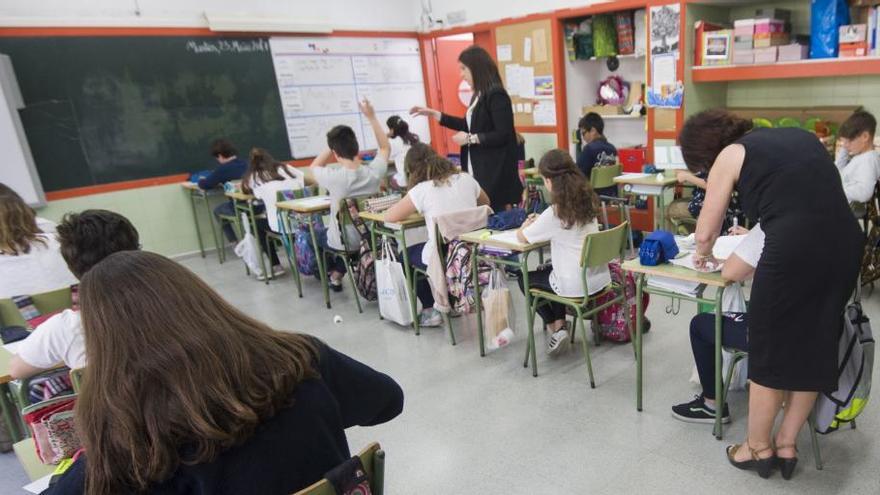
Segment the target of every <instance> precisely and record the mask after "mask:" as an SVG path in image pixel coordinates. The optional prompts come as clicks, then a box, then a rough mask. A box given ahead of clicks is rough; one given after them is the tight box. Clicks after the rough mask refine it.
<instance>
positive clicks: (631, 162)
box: [617, 148, 647, 173]
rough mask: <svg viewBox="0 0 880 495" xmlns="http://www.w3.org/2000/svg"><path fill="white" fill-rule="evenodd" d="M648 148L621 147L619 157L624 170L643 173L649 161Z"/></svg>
mask: <svg viewBox="0 0 880 495" xmlns="http://www.w3.org/2000/svg"><path fill="white" fill-rule="evenodd" d="M645 153H646V148H620V149H619V150H617V159H618V160H620V165H621V169H622V170H623V171H624V172H632V173H641V172H642V167H644V166H645V162H646V161H647V155H646V154H645Z"/></svg>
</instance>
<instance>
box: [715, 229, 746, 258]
mask: <svg viewBox="0 0 880 495" xmlns="http://www.w3.org/2000/svg"><path fill="white" fill-rule="evenodd" d="M745 238H746V236H744V235H723V236H721V237H719V238H718V239H716V240H715V246H714V247H713V248H712V254H713V255H714V256H715V257H716V258H718V259H719V260H726V259H727V258H730V255H732V254H733V252H734V251H735V250H736V248H737V247H738V246H739V244H740V243H741V242H742V241H743V239H745Z"/></svg>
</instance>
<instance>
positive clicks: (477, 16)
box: [413, 0, 601, 25]
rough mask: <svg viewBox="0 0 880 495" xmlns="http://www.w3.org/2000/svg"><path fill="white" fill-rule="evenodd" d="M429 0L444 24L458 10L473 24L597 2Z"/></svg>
mask: <svg viewBox="0 0 880 495" xmlns="http://www.w3.org/2000/svg"><path fill="white" fill-rule="evenodd" d="M416 1H418V0H413V2H416ZM425 1H427V0H425ZM600 1H601V0H600ZM430 2H431V7H432V12H433V15H432V17H433V18H434V19H442V20H443V22H444V25H448V24H447V20H446V14H448V13H449V12H457V11H460V10H464V11H465V18H466V19H465V21H464V24H475V23H478V22H485V21H497V20H498V19H503V18H505V17H520V16H524V15H529V14H534V13H537V12H547V11H553V10H558V9H568V8H574V7H586V6H588V5H592V4H594V3H599V2H598V1H596V0H540V1H537V2H536V1H535V0H477V1H474V0H430Z"/></svg>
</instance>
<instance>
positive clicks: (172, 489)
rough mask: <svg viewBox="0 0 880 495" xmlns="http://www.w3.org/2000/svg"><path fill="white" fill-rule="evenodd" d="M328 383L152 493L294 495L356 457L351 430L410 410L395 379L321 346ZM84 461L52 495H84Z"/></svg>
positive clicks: (298, 393)
mask: <svg viewBox="0 0 880 495" xmlns="http://www.w3.org/2000/svg"><path fill="white" fill-rule="evenodd" d="M319 348H320V358H319V362H318V366H317V368H318V372H319V373H320V375H321V376H320V378H318V379H312V380H307V381H304V382H302V383H300V384H299V385H298V386H297V388H296V390H295V391H294V393H293V400H294V402H293V405H292V406H290V407H287V408H285V409H282V410H281V411H279V412H278V413H277V414H276V415H275V416H274V417H272V418H270V419H269V420H267V421H265V422H264V423H263V424H261V425H260V426H259V427H258V428H257V430H256V432H255V433H254V435H253V436H252V437H251V438H249V439H248V440H247V441H245V442H244V443H243V444H242V445H239V446H237V447H233V448H231V449H229V450H227V451H225V452H223V453H222V454H220V456H219V457H218V458H217V459H215V460H214V461H212V462H207V463H202V464H197V465H185V464H181V465H180V466H179V467H178V469H177V472H176V473H175V474H174V476H172V477H171V478H170V479H169V480H167V481H165V482H163V483H161V484H159V485H157V486H155V487H154V488H152V489H151V490H150V491H149V492H148V493H151V494H161V495H171V494H175V495H182V494H187V495H208V494H212V495H213V494H216V495H222V494H229V495H232V494H243V493H259V494H261V495H274V494H277V495H288V494H290V493H294V492H296V491H299V490H300V489H302V488H305V487H307V486H309V485H311V484H312V483H314V482H315V481H318V480H319V479H321V478H323V477H324V474H325V473H326V472H327V471H329V470H330V469H332V468H334V467H336V466H337V465H339V464H341V463H342V462H343V461H345V460H347V459H348V458H350V457H351V453H350V452H349V449H348V441H347V440H346V437H345V429H346V428H348V427H351V426H355V425H359V426H373V425H377V424H381V423H385V422H386V421H389V420H391V419H392V418H394V417H395V416H397V415H398V414H400V412H401V411H402V410H403V390H401V388H400V386H399V385H398V384H397V383H396V382H395V381H394V380H393V379H392V378H391V377H389V376H388V375H385V374H383V373H379V372H378V371H375V370H373V369H372V368H370V367H368V366H366V365H364V364H362V363H360V362H358V361H355V360H354V359H352V358H350V357H348V356H346V355H345V354H342V353H340V352H338V351H336V350H334V349H332V348H330V347H329V346H327V345H325V344H323V343H321V344H319ZM84 480H85V456H82V457H81V458H80V459H79V460H77V462H76V463H74V464H73V466H72V467H71V468H70V469H69V470H68V471H67V473H65V474H64V476H62V477H61V479H60V480H59V481H58V483H57V484H56V485H54V486H53V487H52V488H50V489H49V490H48V491H46V492H44V494H47V493H48V494H52V495H56V494H65V495H66V494H76V495H79V494H82V493H83V488H84Z"/></svg>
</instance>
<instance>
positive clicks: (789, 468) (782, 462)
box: [776, 445, 798, 480]
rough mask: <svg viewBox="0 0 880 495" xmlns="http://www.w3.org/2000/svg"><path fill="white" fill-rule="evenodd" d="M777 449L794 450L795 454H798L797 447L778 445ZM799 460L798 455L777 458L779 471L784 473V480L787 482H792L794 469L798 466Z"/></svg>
mask: <svg viewBox="0 0 880 495" xmlns="http://www.w3.org/2000/svg"><path fill="white" fill-rule="evenodd" d="M776 449H777V450H778V449H794V453H795V454H797V453H798V448H797V445H777V446H776ZM797 462H798V458H797V455H795V456H794V457H779V456H778V455H777V456H776V463H777V464H778V465H779V471H780V472H781V473H782V478H783V479H786V480H790V479H791V477H792V475H794V468H795V466H797Z"/></svg>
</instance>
